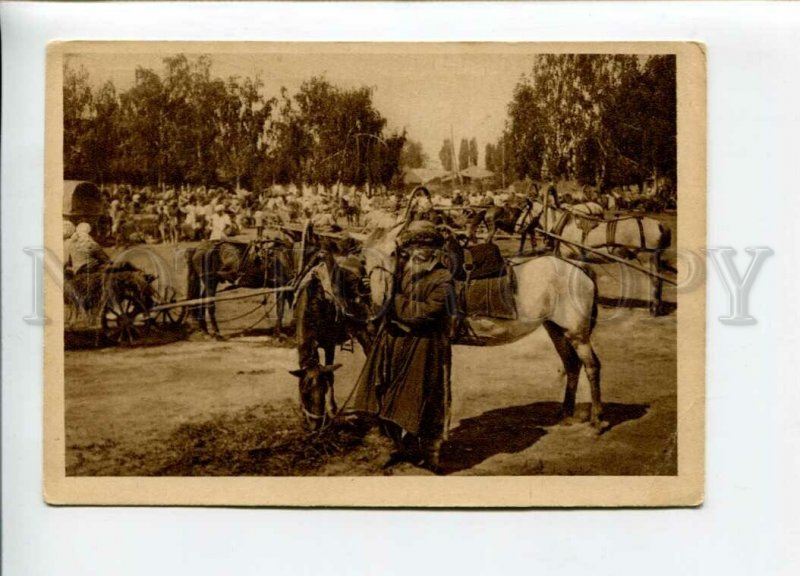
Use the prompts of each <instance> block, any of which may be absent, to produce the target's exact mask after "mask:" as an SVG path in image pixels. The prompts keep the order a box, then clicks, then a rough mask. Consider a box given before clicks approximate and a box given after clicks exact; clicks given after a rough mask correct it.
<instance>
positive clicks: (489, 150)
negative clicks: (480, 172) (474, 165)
mask: <svg viewBox="0 0 800 576" xmlns="http://www.w3.org/2000/svg"><path fill="white" fill-rule="evenodd" d="M494 155H495V147H494V144H492V143H491V142H489V143H488V144H487V145H486V150H485V151H484V153H483V162H484V164H486V169H487V170H489V171H490V172H494V171H495V169H496V168H495V159H494Z"/></svg>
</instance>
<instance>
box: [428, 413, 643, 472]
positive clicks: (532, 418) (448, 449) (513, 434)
mask: <svg viewBox="0 0 800 576" xmlns="http://www.w3.org/2000/svg"><path fill="white" fill-rule="evenodd" d="M647 409H648V406H647V405H645V404H618V403H608V404H604V405H603V420H604V421H606V422H608V426H607V427H606V428H605V429H604V431H603V433H605V432H608V431H609V430H611V429H612V428H614V427H615V426H617V425H618V424H621V423H622V422H626V421H628V420H636V419H638V418H641V417H642V416H644V415H645V414H646V413H647ZM588 413H589V405H588V404H581V405H579V406H577V407H576V415H577V416H579V417H580V416H586V417H587V418H588ZM561 420H562V415H561V404H560V403H558V402H535V403H533V404H527V405H525V406H511V407H508V408H499V409H497V410H490V411H489V412H484V413H483V414H481V415H480V416H475V417H473V418H467V419H464V420H461V422H460V423H459V425H458V426H457V427H456V428H454V429H453V430H451V431H450V437H449V439H448V441H447V442H446V443H445V444H444V446H443V447H442V453H441V461H440V466H439V471H440V472H441V473H442V474H452V473H454V472H459V471H461V470H467V469H469V468H472V467H473V466H476V465H478V464H480V463H481V462H483V461H484V460H486V459H487V458H491V457H492V456H495V455H497V454H515V453H517V452H522V451H523V450H525V449H527V448H529V447H530V446H533V445H534V444H535V443H536V442H538V441H539V439H540V438H542V437H543V436H545V435H546V434H547V430H546V428H547V427H550V426H555V425H557V424H559V423H560V422H561Z"/></svg>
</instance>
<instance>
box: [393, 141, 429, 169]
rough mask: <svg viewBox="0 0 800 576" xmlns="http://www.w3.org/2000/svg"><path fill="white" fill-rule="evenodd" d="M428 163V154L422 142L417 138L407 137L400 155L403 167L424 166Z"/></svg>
mask: <svg viewBox="0 0 800 576" xmlns="http://www.w3.org/2000/svg"><path fill="white" fill-rule="evenodd" d="M427 163H428V155H427V154H425V152H424V150H423V149H422V144H421V143H420V142H418V141H416V140H411V139H410V138H406V140H405V144H404V145H403V151H402V153H401V155H400V164H401V165H402V166H403V168H405V169H409V168H423V167H424V166H425V165H426V164H427Z"/></svg>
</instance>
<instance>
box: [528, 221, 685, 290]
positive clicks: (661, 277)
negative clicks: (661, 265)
mask: <svg viewBox="0 0 800 576" xmlns="http://www.w3.org/2000/svg"><path fill="white" fill-rule="evenodd" d="M536 231H537V232H539V233H541V234H544V235H545V236H549V237H550V238H555V239H556V240H558V241H559V242H564V243H565V244H570V245H572V246H575V247H577V248H579V249H581V250H586V251H587V252H591V253H592V254H595V255H597V256H600V257H601V258H605V259H607V260H610V261H612V262H619V263H620V264H624V265H625V266H628V267H630V268H633V269H634V270H638V271H639V272H643V273H644V274H647V275H648V276H653V277H654V278H658V279H659V280H663V281H664V282H666V283H667V284H672V285H673V286H677V285H678V283H677V282H676V281H675V280H672V279H671V278H667V277H666V276H664V275H663V274H657V273H655V272H653V271H651V270H648V269H647V268H643V267H641V266H637V265H636V264H633V263H631V262H628V261H627V260H624V259H622V258H620V257H619V256H612V255H611V254H605V253H603V252H600V251H599V250H596V249H594V248H589V247H588V246H584V245H583V244H579V243H577V242H572V241H571V240H567V239H566V238H562V237H561V236H559V235H558V234H553V233H552V232H547V231H546V230H542V229H541V228H537V229H536Z"/></svg>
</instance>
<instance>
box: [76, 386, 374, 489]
mask: <svg viewBox="0 0 800 576" xmlns="http://www.w3.org/2000/svg"><path fill="white" fill-rule="evenodd" d="M369 430H370V427H369V425H368V424H366V423H363V422H337V423H336V424H335V425H333V426H331V427H329V428H328V429H326V430H325V431H324V432H323V433H322V434H310V433H308V432H307V431H306V430H305V429H304V428H303V426H302V425H301V420H300V415H299V413H298V411H297V408H296V406H295V405H294V403H292V402H289V401H286V402H284V403H282V404H281V405H279V406H274V405H261V406H255V407H250V408H246V409H244V410H240V411H237V412H233V413H224V414H213V415H211V416H210V417H208V418H206V419H203V420H198V421H194V422H187V423H183V424H180V425H178V426H177V427H175V428H173V429H172V430H171V431H169V432H168V433H166V434H161V435H153V436H152V437H149V438H140V439H136V440H135V441H134V440H131V441H130V442H124V443H123V442H117V441H114V440H111V439H103V440H101V441H99V442H93V443H91V444H85V445H78V444H72V445H69V446H68V447H67V462H68V464H67V475H68V476H309V475H320V474H323V475H324V474H325V472H324V468H325V467H326V466H327V465H329V464H331V463H333V462H334V461H336V460H341V459H343V458H345V457H346V458H347V459H348V460H350V459H351V458H353V459H355V460H357V461H360V462H367V461H379V460H380V457H381V455H382V454H383V453H384V450H385V447H384V446H383V443H382V442H381V441H380V440H379V439H377V438H376V437H375V435H374V434H368V432H369Z"/></svg>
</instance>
